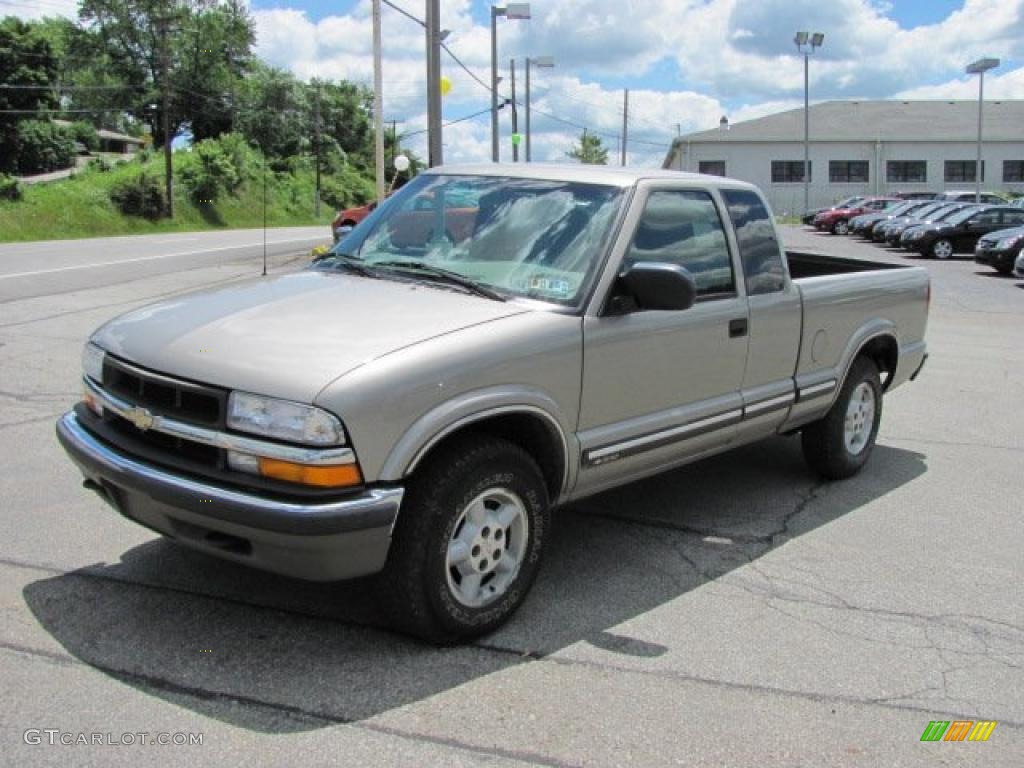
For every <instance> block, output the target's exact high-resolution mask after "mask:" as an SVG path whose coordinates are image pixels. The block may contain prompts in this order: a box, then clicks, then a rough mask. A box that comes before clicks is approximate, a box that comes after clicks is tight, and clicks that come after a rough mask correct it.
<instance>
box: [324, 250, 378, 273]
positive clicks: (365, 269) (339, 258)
mask: <svg viewBox="0 0 1024 768" xmlns="http://www.w3.org/2000/svg"><path fill="white" fill-rule="evenodd" d="M322 262H330V264H329V266H331V267H332V268H334V267H336V266H337V267H342V268H344V269H347V270H348V271H349V272H353V273H355V274H357V275H360V276H361V277H375V278H379V277H380V275H378V274H377V273H376V272H374V271H373V269H372V268H371V267H370V266H368V265H367V263H366V262H365V261H363V260H362V259H360V258H358V257H356V256H353V255H352V254H350V253H328V254H327V255H326V256H324V258H323V259H322V260H321V263H322Z"/></svg>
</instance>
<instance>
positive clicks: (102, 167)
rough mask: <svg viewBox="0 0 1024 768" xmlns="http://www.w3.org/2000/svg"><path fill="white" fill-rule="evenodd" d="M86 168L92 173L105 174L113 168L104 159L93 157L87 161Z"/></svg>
mask: <svg viewBox="0 0 1024 768" xmlns="http://www.w3.org/2000/svg"><path fill="white" fill-rule="evenodd" d="M88 167H89V168H91V169H92V170H94V171H99V172H100V173H106V172H107V171H109V170H110V169H111V168H113V167H114V166H113V164H112V163H111V162H110V161H109V160H108V159H107V158H105V157H94V158H93V159H92V160H90V161H89V166H88Z"/></svg>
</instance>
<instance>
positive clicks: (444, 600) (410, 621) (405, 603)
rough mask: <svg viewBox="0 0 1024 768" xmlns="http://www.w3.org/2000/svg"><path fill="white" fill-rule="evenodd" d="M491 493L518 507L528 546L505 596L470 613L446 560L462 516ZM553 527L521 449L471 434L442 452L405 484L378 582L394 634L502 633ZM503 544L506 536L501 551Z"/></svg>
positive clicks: (443, 639) (454, 636)
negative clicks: (507, 496) (503, 494)
mask: <svg viewBox="0 0 1024 768" xmlns="http://www.w3.org/2000/svg"><path fill="white" fill-rule="evenodd" d="M489 489H501V490H507V491H510V492H511V493H512V494H514V495H515V496H517V497H518V499H519V500H521V501H522V504H523V507H524V508H525V512H526V515H525V517H526V520H527V523H528V525H527V535H526V536H525V540H526V542H525V547H524V550H523V556H522V558H521V560H520V565H519V569H518V572H517V573H516V575H515V576H514V578H513V579H512V580H511V581H510V582H509V584H508V586H507V588H506V589H505V590H504V591H503V593H502V594H500V596H498V597H496V598H493V601H492V602H489V603H487V604H485V605H482V606H480V607H472V606H468V605H465V604H464V603H463V602H461V601H460V599H459V597H458V596H457V595H456V593H455V592H453V590H452V588H451V586H450V584H449V576H448V565H447V561H446V556H447V552H448V545H449V542H450V540H451V538H452V536H453V535H454V534H455V533H456V531H455V526H456V524H457V523H458V522H459V520H460V517H461V516H462V513H463V511H464V510H465V509H466V508H467V506H468V505H469V503H470V501H472V500H474V499H476V498H477V497H478V496H480V495H481V494H483V493H486V492H487V491H488V490H489ZM550 520H551V515H550V510H549V509H548V492H547V486H546V485H545V482H544V476H543V475H542V474H541V471H540V469H539V468H538V466H537V463H536V462H535V461H534V460H533V459H532V458H531V457H530V456H529V454H527V453H526V452H525V451H524V450H523V449H522V448H520V447H519V446H517V445H515V444H514V443H510V442H508V441H507V440H501V439H498V438H493V437H490V436H488V435H479V434H472V433H471V434H467V435H465V436H462V437H457V438H455V439H453V440H452V441H451V442H449V443H448V444H447V445H444V446H442V448H441V449H440V450H438V451H437V452H436V453H434V454H433V455H431V456H430V457H428V458H427V460H426V461H425V463H424V465H423V466H421V467H420V468H418V469H417V471H416V473H415V475H414V476H413V477H412V478H411V479H410V482H409V485H408V489H407V491H406V495H405V499H404V501H403V503H402V511H401V513H400V514H399V516H398V521H397V523H396V525H395V530H394V534H393V536H392V541H391V550H390V551H389V553H388V560H387V564H386V565H385V567H384V570H383V572H382V573H381V574H380V575H379V577H378V594H379V597H380V601H381V604H382V607H383V608H384V610H385V612H386V614H387V617H388V619H389V620H390V622H391V624H392V626H394V627H395V628H396V629H398V630H400V631H404V632H407V633H409V634H412V635H416V636H417V637H420V638H422V639H424V640H428V641H431V642H436V643H447V642H453V641H455V640H460V639H468V638H472V637H476V636H478V635H482V634H485V633H487V632H490V631H492V630H494V629H496V628H497V627H499V626H500V625H501V624H503V623H504V622H505V621H506V620H507V619H508V618H509V617H510V616H511V615H512V614H513V613H514V612H515V610H516V609H517V608H518V607H519V605H520V604H521V603H522V602H523V600H524V599H525V597H526V595H527V593H528V592H529V590H530V587H531V586H532V585H533V581H534V579H535V578H536V576H537V571H538V570H539V568H540V561H541V555H542V553H543V550H544V545H545V543H546V541H547V535H548V529H549V527H550ZM507 539H508V535H507V534H506V545H507ZM485 578H486V577H485ZM491 583H492V584H493V582H491ZM485 584H486V582H485ZM482 589H484V587H482Z"/></svg>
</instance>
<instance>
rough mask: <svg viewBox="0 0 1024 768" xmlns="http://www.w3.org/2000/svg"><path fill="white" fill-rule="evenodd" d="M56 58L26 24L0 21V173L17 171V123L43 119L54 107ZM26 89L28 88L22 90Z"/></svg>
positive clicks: (9, 19)
mask: <svg viewBox="0 0 1024 768" xmlns="http://www.w3.org/2000/svg"><path fill="white" fill-rule="evenodd" d="M56 80H57V57H56V55H55V54H54V51H53V47H52V46H51V45H50V42H49V41H48V40H47V39H46V38H45V37H44V36H43V35H41V34H40V33H39V30H38V29H37V28H36V27H35V26H34V25H30V24H26V23H25V22H23V21H20V20H18V19H15V18H14V17H7V18H5V19H3V20H2V21H0V83H3V84H5V85H8V86H18V87H9V88H0V171H17V170H19V169H18V150H19V137H18V123H19V122H21V121H22V120H26V119H32V118H37V117H42V116H46V114H47V113H46V112H45V110H48V109H53V108H55V107H56V106H57V92H56V90H55V89H54V90H51V88H53V86H54V85H55V83H56ZM26 86H28V87H26Z"/></svg>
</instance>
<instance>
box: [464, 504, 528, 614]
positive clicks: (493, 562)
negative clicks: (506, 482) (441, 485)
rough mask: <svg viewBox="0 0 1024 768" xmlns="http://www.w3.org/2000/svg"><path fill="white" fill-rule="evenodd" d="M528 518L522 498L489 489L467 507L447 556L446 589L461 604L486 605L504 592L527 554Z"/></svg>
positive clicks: (470, 605)
mask: <svg viewBox="0 0 1024 768" xmlns="http://www.w3.org/2000/svg"><path fill="white" fill-rule="evenodd" d="M529 533H530V529H529V519H528V517H527V514H526V505H525V504H524V503H523V500H522V499H520V498H519V496H517V495H516V494H514V493H512V491H510V490H508V489H507V488H490V489H488V490H486V491H484V492H483V493H481V494H480V495H479V496H477V497H476V498H474V499H473V500H472V501H470V502H469V504H467V505H466V506H465V508H463V510H462V512H461V513H460V514H459V517H458V519H457V520H456V522H455V527H454V528H453V529H452V536H451V539H450V540H449V541H448V549H447V552H446V555H445V574H446V576H447V578H448V588H449V589H450V590H451V593H452V595H453V596H454V597H455V599H456V600H458V601H459V602H460V603H461V604H462V605H465V606H466V607H469V608H482V607H483V606H485V605H488V604H490V603H493V602H494V601H495V600H497V599H498V598H500V597H501V596H502V595H504V594H505V593H506V592H507V591H508V588H509V586H510V585H511V584H512V582H513V581H515V578H516V576H517V575H519V569H520V568H521V567H522V564H523V560H524V559H525V557H526V543H527V538H528V536H529Z"/></svg>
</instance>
